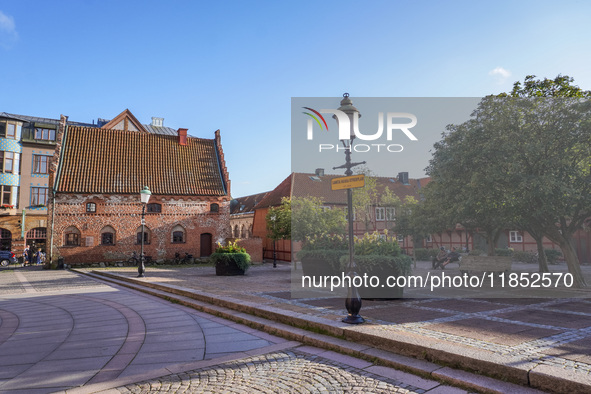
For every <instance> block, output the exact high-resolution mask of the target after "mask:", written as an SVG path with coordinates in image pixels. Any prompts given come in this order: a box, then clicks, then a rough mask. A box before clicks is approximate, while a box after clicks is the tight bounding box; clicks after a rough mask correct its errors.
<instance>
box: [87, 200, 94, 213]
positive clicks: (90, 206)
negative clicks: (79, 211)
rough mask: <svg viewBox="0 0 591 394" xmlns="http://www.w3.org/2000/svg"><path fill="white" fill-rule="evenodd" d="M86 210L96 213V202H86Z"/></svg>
mask: <svg viewBox="0 0 591 394" xmlns="http://www.w3.org/2000/svg"><path fill="white" fill-rule="evenodd" d="M86 212H89V213H95V212H96V204H95V203H93V202H89V203H86Z"/></svg>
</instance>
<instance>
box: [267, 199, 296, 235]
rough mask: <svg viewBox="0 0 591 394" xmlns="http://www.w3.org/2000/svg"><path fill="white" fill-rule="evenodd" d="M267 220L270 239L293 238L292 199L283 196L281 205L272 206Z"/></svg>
mask: <svg viewBox="0 0 591 394" xmlns="http://www.w3.org/2000/svg"><path fill="white" fill-rule="evenodd" d="M265 220H266V222H267V236H268V237H269V239H271V240H273V241H279V240H280V239H291V200H290V199H289V198H283V199H282V200H281V205H280V206H278V207H270V208H269V210H268V211H267V215H266V216H265Z"/></svg>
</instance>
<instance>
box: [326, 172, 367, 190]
mask: <svg viewBox="0 0 591 394" xmlns="http://www.w3.org/2000/svg"><path fill="white" fill-rule="evenodd" d="M363 186H365V175H353V176H345V177H342V178H334V179H333V180H332V181H331V184H330V187H331V189H332V190H343V189H354V188H356V187H363Z"/></svg>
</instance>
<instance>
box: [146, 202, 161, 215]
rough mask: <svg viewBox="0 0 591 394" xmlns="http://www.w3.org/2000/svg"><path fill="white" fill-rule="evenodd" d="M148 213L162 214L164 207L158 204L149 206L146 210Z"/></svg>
mask: <svg viewBox="0 0 591 394" xmlns="http://www.w3.org/2000/svg"><path fill="white" fill-rule="evenodd" d="M146 212H150V213H160V212H162V205H160V204H158V203H152V204H148V206H147V208H146Z"/></svg>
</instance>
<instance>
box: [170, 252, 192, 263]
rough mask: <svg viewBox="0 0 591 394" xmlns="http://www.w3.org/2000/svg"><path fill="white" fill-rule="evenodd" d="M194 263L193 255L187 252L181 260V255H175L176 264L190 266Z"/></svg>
mask: <svg viewBox="0 0 591 394" xmlns="http://www.w3.org/2000/svg"><path fill="white" fill-rule="evenodd" d="M192 261H193V255H192V254H189V253H188V252H185V257H183V258H181V254H180V253H179V252H176V253H175V254H174V263H175V264H190V263H192Z"/></svg>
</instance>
